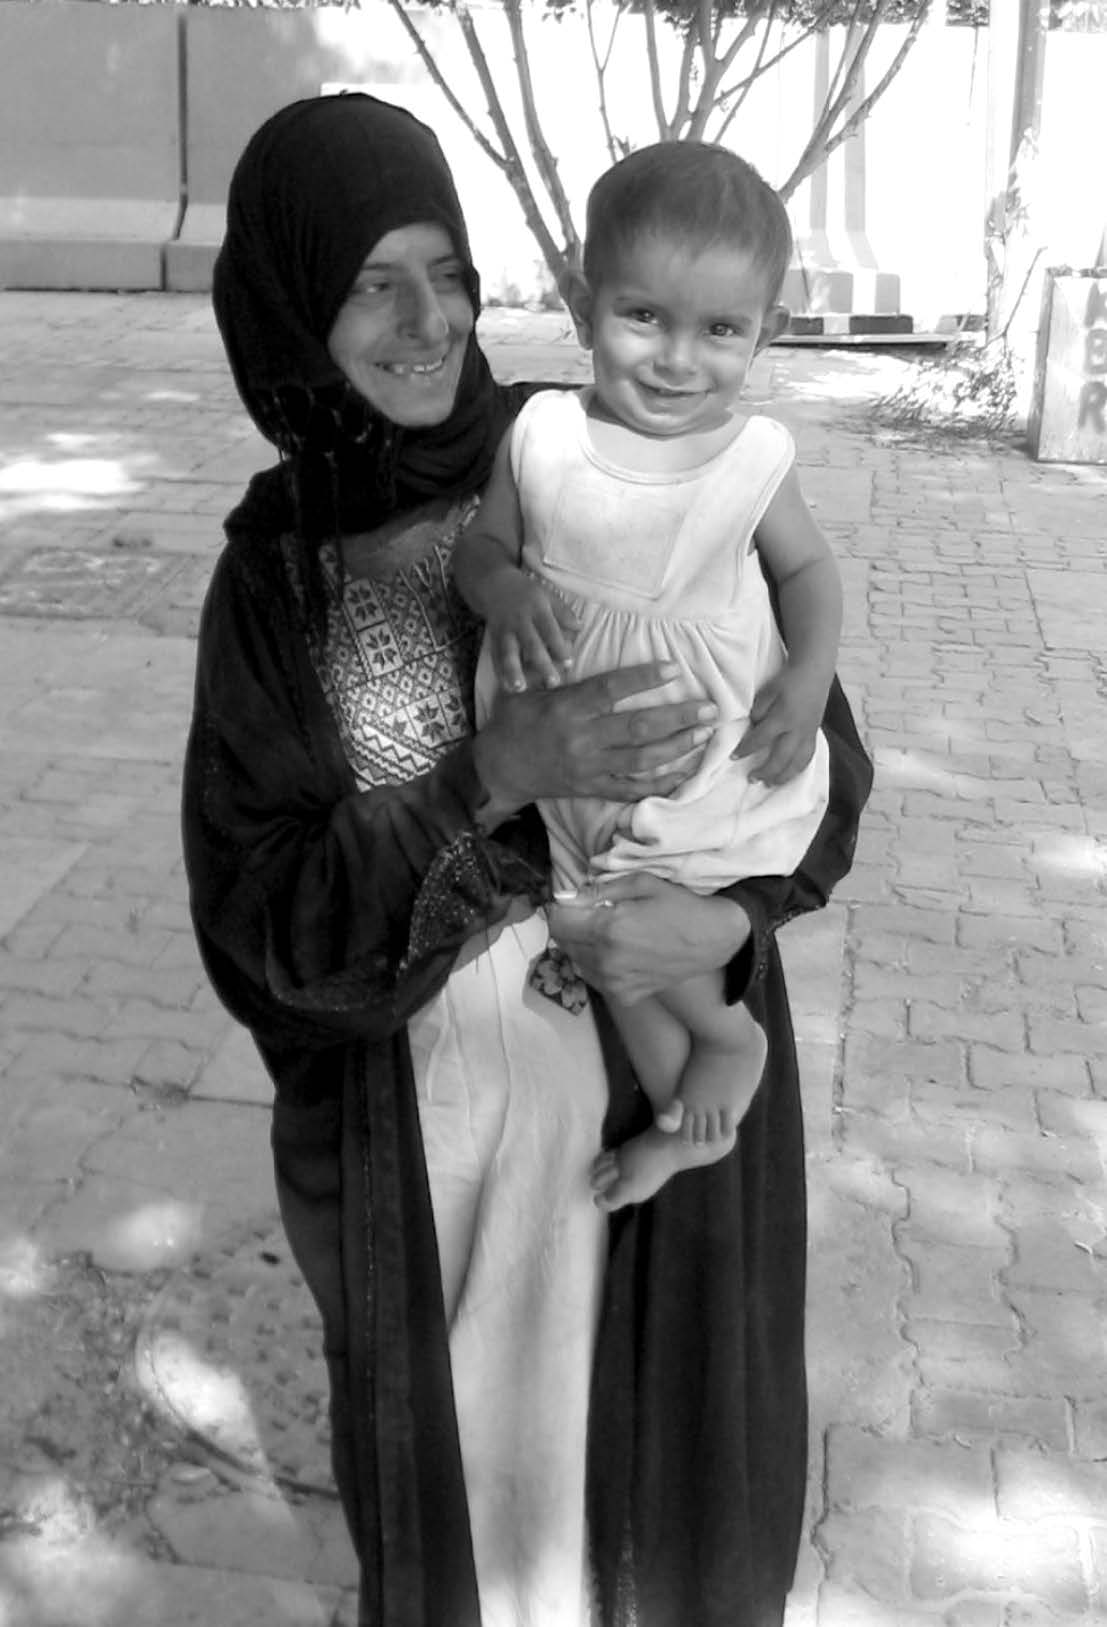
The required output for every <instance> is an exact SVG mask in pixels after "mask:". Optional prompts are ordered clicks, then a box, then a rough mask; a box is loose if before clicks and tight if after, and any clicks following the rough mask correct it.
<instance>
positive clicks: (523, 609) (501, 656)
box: [487, 570, 577, 692]
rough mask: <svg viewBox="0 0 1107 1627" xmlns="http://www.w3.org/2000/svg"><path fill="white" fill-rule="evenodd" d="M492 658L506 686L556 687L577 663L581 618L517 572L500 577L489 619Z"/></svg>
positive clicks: (528, 578)
mask: <svg viewBox="0 0 1107 1627" xmlns="http://www.w3.org/2000/svg"><path fill="white" fill-rule="evenodd" d="M487 628H488V636H489V639H490V641H491V647H492V661H493V665H494V666H495V668H496V675H497V677H498V678H499V680H500V683H501V684H502V685H503V687H504V688H505V689H510V690H513V691H516V692H518V691H520V690H523V689H526V688H527V686H528V683H529V684H530V686H531V687H532V688H535V689H556V688H557V686H558V685H559V684H560V683H561V681H562V678H563V677H564V675H565V673H566V672H568V670H569V668H570V667H571V666H572V664H573V661H572V641H573V634H574V633H575V632H576V630H577V619H576V617H575V616H574V615H573V613H572V611H571V610H570V609H569V607H568V605H566V604H564V603H562V601H561V600H559V599H557V598H556V597H555V596H554V595H553V594H550V593H547V592H546V589H545V588H544V587H543V586H542V584H541V583H540V582H536V581H535V579H534V577H533V576H527V575H526V574H525V572H523V571H518V570H511V571H505V572H504V573H503V574H502V575H500V576H497V578H496V584H495V594H494V599H493V602H492V603H491V604H490V606H489V610H488V619H487Z"/></svg>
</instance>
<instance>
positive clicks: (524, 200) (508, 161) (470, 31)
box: [455, 6, 565, 271]
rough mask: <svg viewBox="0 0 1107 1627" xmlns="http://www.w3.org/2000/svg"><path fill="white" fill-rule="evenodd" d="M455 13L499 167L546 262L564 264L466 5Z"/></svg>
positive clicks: (552, 267)
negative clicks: (498, 149)
mask: <svg viewBox="0 0 1107 1627" xmlns="http://www.w3.org/2000/svg"><path fill="white" fill-rule="evenodd" d="M455 15H456V17H457V21H458V26H459V27H460V29H461V34H462V38H463V39H464V41H465V44H466V47H467V49H468V52H469V58H470V60H471V62H472V64H473V67H474V68H475V69H476V71H477V78H478V79H479V80H480V86H481V90H482V91H483V92H484V99H485V103H486V105H487V107H488V116H489V118H490V119H491V120H492V123H493V125H494V126H495V130H496V134H497V135H498V136H499V138H500V140H501V142H502V143H503V149H504V160H503V163H502V164H501V168H502V169H503V171H504V173H505V174H506V176H507V178H508V180H509V181H510V182H511V185H512V187H513V188H514V190H515V196H516V197H517V198H518V199H519V202H520V204H521V205H522V209H523V214H524V217H525V219H526V223H527V225H528V226H529V227H530V230H531V232H532V234H533V236H534V239H535V241H536V242H537V244H538V246H539V248H540V249H541V250H542V256H543V259H544V260H545V262H546V264H547V266H549V268H550V270H551V271H554V270H555V269H556V268H557V267H558V266H561V267H564V265H565V256H564V254H563V252H562V251H561V249H560V248H559V247H558V245H557V244H556V243H555V242H554V239H553V233H552V232H551V231H550V229H549V227H548V226H547V224H546V220H545V217H544V215H543V214H542V211H541V209H540V208H539V205H538V200H537V199H536V197H535V196H534V189H533V188H532V186H531V184H530V177H529V176H528V175H527V172H526V167H525V165H524V164H523V160H522V156H521V155H520V152H519V149H518V147H517V145H516V143H515V137H514V136H513V135H512V133H511V126H510V125H509V123H508V121H507V115H506V114H505V112H504V109H503V103H502V102H501V101H500V98H499V94H498V92H497V90H496V85H495V81H494V80H493V78H492V71H491V69H490V68H489V66H488V58H487V57H486V56H485V54H484V47H483V46H482V45H481V42H480V36H479V34H478V33H477V30H476V25H475V23H474V22H473V19H472V16H471V14H470V12H469V9H468V7H467V6H459V7H458V8H457V11H456V13H455Z"/></svg>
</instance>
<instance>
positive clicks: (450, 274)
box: [434, 266, 465, 288]
mask: <svg viewBox="0 0 1107 1627" xmlns="http://www.w3.org/2000/svg"><path fill="white" fill-rule="evenodd" d="M464 281H465V273H464V272H463V271H462V269H461V267H460V266H440V267H439V269H438V270H437V271H436V272H435V274H434V282H435V287H436V288H460V287H461V285H462V283H463V282H464Z"/></svg>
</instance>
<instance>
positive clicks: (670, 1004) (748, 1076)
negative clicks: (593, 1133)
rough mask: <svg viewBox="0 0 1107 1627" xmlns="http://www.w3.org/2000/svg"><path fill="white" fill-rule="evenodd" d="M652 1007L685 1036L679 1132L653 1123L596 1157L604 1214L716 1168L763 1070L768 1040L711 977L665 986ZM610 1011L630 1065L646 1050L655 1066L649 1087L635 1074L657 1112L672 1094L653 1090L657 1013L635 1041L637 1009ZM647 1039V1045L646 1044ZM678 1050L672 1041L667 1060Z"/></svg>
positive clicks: (598, 1193) (594, 1173)
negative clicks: (681, 1175)
mask: <svg viewBox="0 0 1107 1627" xmlns="http://www.w3.org/2000/svg"><path fill="white" fill-rule="evenodd" d="M652 1004H654V1005H657V1006H660V1007H662V1008H663V1016H664V1018H665V1019H667V1020H668V1022H669V1023H676V1024H677V1025H678V1026H679V1028H680V1029H681V1031H682V1033H683V1034H684V1036H685V1042H686V1052H685V1055H686V1061H685V1064H684V1067H683V1070H682V1071H681V1073H680V1076H679V1079H678V1081H677V1092H676V1093H677V1094H678V1095H679V1097H680V1102H681V1105H682V1107H683V1122H682V1124H681V1129H680V1132H679V1133H678V1134H672V1133H666V1132H665V1131H664V1130H662V1129H660V1128H659V1127H658V1125H657V1124H656V1123H655V1124H653V1125H651V1127H650V1128H649V1129H648V1130H645V1131H643V1132H642V1134H641V1135H638V1136H635V1137H634V1138H633V1139H632V1140H630V1141H628V1142H626V1143H624V1145H623V1146H621V1147H617V1148H614V1149H612V1150H609V1151H606V1152H604V1153H601V1155H600V1157H599V1158H598V1159H597V1160H596V1163H595V1164H594V1165H593V1170H592V1188H593V1191H594V1193H595V1197H596V1202H597V1203H599V1204H600V1205H601V1206H602V1207H603V1208H605V1209H619V1208H622V1207H623V1206H624V1205H625V1204H628V1203H643V1202H645V1201H646V1199H647V1198H651V1197H652V1196H653V1195H654V1193H655V1192H656V1191H658V1189H659V1188H660V1187H662V1186H663V1185H664V1184H665V1182H666V1181H667V1180H668V1179H669V1178H670V1176H672V1175H675V1174H676V1173H677V1172H678V1171H679V1170H682V1169H691V1168H695V1167H697V1166H699V1165H703V1164H714V1163H717V1162H718V1160H719V1159H720V1158H724V1157H725V1156H726V1154H727V1153H728V1152H730V1150H731V1149H732V1148H733V1146H734V1143H735V1140H736V1138H737V1134H738V1125H739V1124H740V1122H741V1120H742V1117H743V1115H744V1114H745V1111H746V1109H747V1108H748V1107H749V1104H750V1102H751V1101H752V1100H753V1095H754V1092H755V1091H756V1089H757V1086H758V1084H759V1083H760V1080H761V1074H762V1070H763V1068H764V1065H765V1054H766V1050H767V1045H766V1041H765V1035H764V1033H763V1032H762V1030H761V1029H760V1028H759V1027H758V1025H757V1024H756V1023H755V1022H754V1020H753V1018H752V1017H751V1016H750V1014H749V1012H748V1011H747V1010H746V1008H745V1006H743V1005H741V1004H739V1005H734V1006H728V1005H726V1004H725V1003H724V1001H723V998H722V991H721V987H720V982H719V978H718V976H716V975H713V976H709V977H701V978H692V979H689V981H688V982H686V983H681V984H679V985H676V986H675V987H674V988H672V989H666V990H665V991H664V992H663V993H662V994H660V995H658V996H656V997H655V1000H654V1001H653V1002H652ZM611 1009H612V1014H613V1016H614V1018H615V1021H616V1023H617V1024H618V1026H619V1030H620V1033H621V1034H622V1035H623V1039H624V1042H625V1043H626V1046H627V1050H628V1052H629V1053H630V1056H631V1061H632V1062H634V1064H635V1068H636V1069H637V1068H638V1066H639V1064H638V1060H637V1057H636V1054H635V1053H636V1051H637V1052H638V1053H643V1052H649V1055H648V1056H647V1070H648V1069H649V1067H650V1062H651V1060H652V1061H653V1063H654V1084H653V1085H652V1086H651V1085H650V1084H648V1083H647V1080H646V1078H645V1077H644V1076H643V1075H642V1074H641V1073H639V1077H640V1078H641V1080H642V1084H643V1088H644V1089H646V1090H647V1094H649V1096H650V1100H651V1102H653V1104H654V1108H655V1111H657V1110H658V1109H659V1108H663V1107H664V1106H665V1105H666V1103H667V1102H668V1101H670V1100H671V1099H672V1095H673V1092H672V1090H671V1088H670V1089H668V1090H667V1091H665V1092H664V1093H663V1092H662V1091H660V1090H659V1091H658V1098H661V1097H662V1096H663V1099H655V1094H654V1090H655V1087H656V1084H657V1083H658V1081H657V1079H656V1058H657V1056H658V1052H659V1047H657V1045H656V1040H654V1042H653V1044H654V1049H652V1051H651V1050H650V1044H649V1036H650V1031H651V1030H652V1032H653V1033H654V1034H656V1033H658V1032H660V1031H661V1027H662V1025H661V1023H660V1022H658V1020H657V1016H656V1014H651V1017H650V1018H649V1019H647V1027H646V1029H644V1030H640V1031H639V1033H638V1035H636V1036H635V1037H634V1038H633V1039H632V1037H631V1034H630V1032H629V1031H630V1030H632V1029H633V1028H634V1026H635V1017H634V1013H635V1012H636V1011H637V1010H638V1007H637V1006H636V1005H634V1006H624V1007H620V1006H618V1005H615V1004H613V1005H612V1007H611ZM644 1040H645V1041H646V1043H645V1044H644V1043H643V1041H644ZM674 1054H675V1047H674V1046H673V1045H672V1043H671V1042H670V1043H669V1047H668V1051H667V1055H668V1057H670V1058H671V1057H672V1056H673V1055H674Z"/></svg>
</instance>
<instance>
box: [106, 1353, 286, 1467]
mask: <svg viewBox="0 0 1107 1627" xmlns="http://www.w3.org/2000/svg"><path fill="white" fill-rule="evenodd" d="M135 1372H136V1377H137V1379H138V1384H139V1388H140V1389H141V1391H142V1393H143V1395H144V1396H145V1397H146V1399H147V1400H148V1401H149V1402H150V1404H151V1405H152V1406H153V1407H154V1408H155V1409H156V1410H157V1411H158V1412H159V1413H160V1414H161V1416H162V1417H164V1418H165V1419H166V1420H167V1421H171V1422H172V1423H173V1425H174V1427H177V1428H179V1427H181V1426H182V1425H183V1426H184V1428H185V1429H186V1431H191V1432H192V1433H194V1434H195V1435H197V1436H199V1437H201V1438H202V1439H204V1440H212V1439H218V1440H219V1441H220V1442H222V1443H223V1444H224V1446H225V1448H226V1449H227V1450H228V1451H232V1452H233V1454H234V1456H235V1457H236V1458H238V1459H239V1460H240V1461H242V1462H248V1463H249V1464H250V1469H251V1472H252V1473H253V1474H254V1475H256V1476H258V1477H259V1478H260V1479H261V1480H263V1481H265V1482H267V1483H269V1484H272V1483H273V1474H272V1471H271V1469H270V1467H269V1462H268V1458H267V1456H266V1452H265V1449H264V1447H263V1445H262V1442H261V1437H260V1434H259V1431H258V1425H257V1420H256V1418H255V1415H254V1409H253V1405H252V1403H251V1401H250V1397H249V1393H248V1391H247V1389H246V1386H245V1384H244V1383H243V1381H242V1378H241V1376H240V1374H238V1373H237V1372H235V1371H234V1370H233V1369H232V1368H230V1367H225V1366H216V1365H215V1364H214V1363H213V1362H212V1361H210V1360H209V1359H208V1358H207V1357H206V1356H204V1355H202V1354H201V1353H200V1352H199V1351H197V1350H196V1349H195V1348H194V1347H193V1345H192V1344H191V1343H190V1342H189V1340H188V1339H186V1338H184V1337H183V1336H182V1335H181V1334H179V1333H176V1332H175V1331H174V1330H173V1329H172V1328H169V1327H165V1328H155V1329H152V1330H151V1331H150V1334H149V1337H147V1338H144V1339H141V1340H140V1341H139V1346H138V1349H137V1351H136V1355H135Z"/></svg>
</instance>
